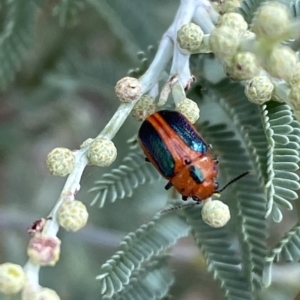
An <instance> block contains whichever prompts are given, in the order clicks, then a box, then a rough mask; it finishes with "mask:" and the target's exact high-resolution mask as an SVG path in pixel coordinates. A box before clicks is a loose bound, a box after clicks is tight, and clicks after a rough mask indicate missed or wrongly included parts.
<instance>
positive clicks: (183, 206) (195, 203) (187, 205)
mask: <svg viewBox="0 0 300 300" xmlns="http://www.w3.org/2000/svg"><path fill="white" fill-rule="evenodd" d="M200 203H201V202H200V201H197V202H191V203H185V204H181V205H177V206H173V207H170V208H166V209H164V210H162V211H161V212H160V213H161V214H165V213H169V212H171V211H174V210H178V209H184V208H188V207H193V206H195V205H198V204H200Z"/></svg>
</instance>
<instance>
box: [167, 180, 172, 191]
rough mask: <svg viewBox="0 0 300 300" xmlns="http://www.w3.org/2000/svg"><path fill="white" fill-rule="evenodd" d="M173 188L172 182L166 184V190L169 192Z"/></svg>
mask: <svg viewBox="0 0 300 300" xmlns="http://www.w3.org/2000/svg"><path fill="white" fill-rule="evenodd" d="M172 186H173V184H172V182H171V181H169V182H168V183H167V184H166V186H165V189H166V190H169V189H170V188H171V187H172Z"/></svg>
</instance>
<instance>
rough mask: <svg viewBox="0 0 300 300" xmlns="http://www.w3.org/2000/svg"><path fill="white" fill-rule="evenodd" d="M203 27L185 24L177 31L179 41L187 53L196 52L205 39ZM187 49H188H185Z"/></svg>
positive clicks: (181, 47)
mask: <svg viewBox="0 0 300 300" xmlns="http://www.w3.org/2000/svg"><path fill="white" fill-rule="evenodd" d="M203 35H204V33H203V31H202V29H201V28H200V27H199V26H198V25H196V24H194V23H189V24H185V25H183V26H182V27H181V28H180V29H179V30H178V32H177V42H178V44H179V47H180V49H181V50H183V51H182V52H183V53H185V54H189V53H195V52H197V50H198V49H199V47H200V45H201V42H202V39H203ZM184 50H186V51H184Z"/></svg>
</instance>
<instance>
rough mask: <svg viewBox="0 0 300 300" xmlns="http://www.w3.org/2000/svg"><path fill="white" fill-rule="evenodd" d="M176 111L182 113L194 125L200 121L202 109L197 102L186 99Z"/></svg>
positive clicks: (178, 105)
mask: <svg viewBox="0 0 300 300" xmlns="http://www.w3.org/2000/svg"><path fill="white" fill-rule="evenodd" d="M176 110H177V111H179V112H180V113H182V114H183V115H184V116H185V117H186V118H187V119H188V120H189V121H190V122H191V123H192V124H194V123H196V121H197V120H198V119H199V115H200V109H199V107H198V105H197V103H196V102H194V101H193V100H191V99H188V98H185V99H184V100H182V101H180V102H179V103H178V104H177V105H176Z"/></svg>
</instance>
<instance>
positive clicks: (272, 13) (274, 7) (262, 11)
mask: <svg viewBox="0 0 300 300" xmlns="http://www.w3.org/2000/svg"><path fill="white" fill-rule="evenodd" d="M289 26H290V16H289V10H288V8H287V7H286V6H285V5H283V4H281V3H279V2H275V1H268V2H265V3H264V4H263V5H262V6H261V7H260V8H259V9H258V11H257V13H256V15H255V16H254V19H253V26H252V31H253V32H254V33H255V34H256V35H257V36H258V37H263V38H266V39H269V40H282V39H285V38H284V36H285V35H286V33H287V32H288V30H289Z"/></svg>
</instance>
